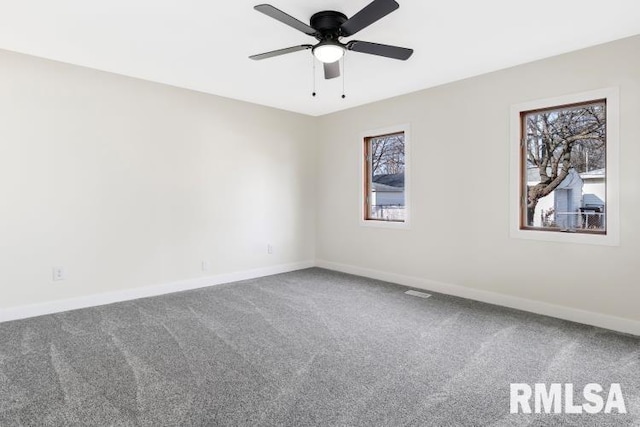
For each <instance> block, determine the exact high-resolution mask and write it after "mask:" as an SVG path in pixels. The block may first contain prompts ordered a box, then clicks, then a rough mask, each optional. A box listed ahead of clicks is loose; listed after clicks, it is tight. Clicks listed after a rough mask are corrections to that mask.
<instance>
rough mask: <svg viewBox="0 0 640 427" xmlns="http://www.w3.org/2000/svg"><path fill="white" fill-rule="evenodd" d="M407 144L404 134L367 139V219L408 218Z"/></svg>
mask: <svg viewBox="0 0 640 427" xmlns="http://www.w3.org/2000/svg"><path fill="white" fill-rule="evenodd" d="M404 147H405V146H404V133H397V134H393V135H384V136H376V137H371V138H367V151H368V153H367V157H368V159H367V161H368V166H369V167H368V168H367V170H368V176H367V183H368V185H367V188H368V194H369V197H368V206H367V210H368V213H367V219H373V220H381V221H399V222H404V221H405V219H406V212H405V186H404V178H405V150H404Z"/></svg>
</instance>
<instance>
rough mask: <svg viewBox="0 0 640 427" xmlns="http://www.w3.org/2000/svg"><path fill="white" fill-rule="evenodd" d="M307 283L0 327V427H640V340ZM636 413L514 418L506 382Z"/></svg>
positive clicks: (361, 287) (199, 294)
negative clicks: (605, 393) (586, 390)
mask: <svg viewBox="0 0 640 427" xmlns="http://www.w3.org/2000/svg"><path fill="white" fill-rule="evenodd" d="M406 289H407V288H404V287H401V286H398V285H393V284H389V283H384V282H379V281H374V280H370V279H364V278H360V277H355V276H350V275H345V274H341V273H335V272H330V271H326V270H322V269H309V270H303V271H299V272H294V273H287V274H281V275H277V276H271V277H266V278H261V279H256V280H248V281H244V282H240V283H236V284H229V285H222V286H216V287H211V288H207V289H201V290H196V291H189V292H182V293H177V294H172V295H166V296H161V297H154V298H147V299H141V300H136V301H131V302H125V303H118V304H112V305H108V306H103V307H96V308H90V309H84V310H77V311H72V312H67V313H61V314H55V315H49V316H43V317H38V318H33V319H28V320H21V321H14V322H8V323H3V324H0V425H2V426H13V425H60V426H62V425H100V426H103V425H131V426H137V425H145V426H147V425H149V426H150V425H153V426H160V425H172V426H173V425H289V426H305V425H362V426H372V425H380V426H401V425H416V426H425V425H426V426H431V425H433V426H459V425H468V426H491V425H493V426H525V425H536V426H539V425H575V426H589V425H593V426H596V425H597V426H607V425H628V426H631V425H634V426H639V425H640V338H638V337H632V336H627V335H623V334H617V333H614V332H610V331H606V330H602V329H598V328H593V327H588V326H583V325H578V324H574V323H570V322H564V321H561V320H557V319H552V318H548V317H543V316H537V315H532V314H528V313H523V312H519V311H516V310H510V309H505V308H501V307H496V306H492V305H488V304H482V303H477V302H473V301H468V300H464V299H460V298H454V297H448V296H444V295H438V294H434V295H433V296H432V297H431V298H429V299H421V298H417V297H414V296H409V295H405V294H404V293H403V292H404V291H405V290H406ZM512 382H524V383H528V384H533V383H536V382H546V383H551V382H560V383H565V382H571V383H574V384H575V386H576V388H577V389H578V390H580V391H581V390H582V387H583V386H584V384H586V383H591V382H595V383H600V384H602V385H605V387H607V388H608V386H609V384H611V383H616V382H617V383H620V384H621V385H622V390H623V396H624V398H625V403H626V406H627V410H628V411H629V413H628V414H626V415H619V414H616V413H614V414H609V415H605V414H598V415H540V414H538V415H536V414H533V415H524V414H518V415H510V414H509V384H510V383H512Z"/></svg>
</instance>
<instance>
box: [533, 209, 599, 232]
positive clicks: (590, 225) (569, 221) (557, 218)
mask: <svg viewBox="0 0 640 427" xmlns="http://www.w3.org/2000/svg"><path fill="white" fill-rule="evenodd" d="M543 224H544V225H545V226H548V227H558V228H560V229H562V230H576V229H582V230H606V226H607V225H606V213H605V212H598V211H593V210H584V211H582V212H555V213H554V214H553V215H551V216H550V217H547V218H543Z"/></svg>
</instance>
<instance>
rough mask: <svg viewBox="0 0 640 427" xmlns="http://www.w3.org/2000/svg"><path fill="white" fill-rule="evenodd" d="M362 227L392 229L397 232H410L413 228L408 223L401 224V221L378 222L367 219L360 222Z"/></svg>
mask: <svg viewBox="0 0 640 427" xmlns="http://www.w3.org/2000/svg"><path fill="white" fill-rule="evenodd" d="M360 225H361V226H363V227H371V228H390V229H397V230H408V229H409V228H411V227H410V226H409V223H408V222H407V221H404V222H399V221H378V220H375V219H367V220H364V219H362V220H360Z"/></svg>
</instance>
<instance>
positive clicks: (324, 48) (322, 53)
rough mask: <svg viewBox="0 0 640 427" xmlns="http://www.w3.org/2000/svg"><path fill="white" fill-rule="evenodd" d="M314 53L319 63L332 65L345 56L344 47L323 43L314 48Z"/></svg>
mask: <svg viewBox="0 0 640 427" xmlns="http://www.w3.org/2000/svg"><path fill="white" fill-rule="evenodd" d="M312 52H313V56H315V57H316V58H317V59H318V61H320V62H324V63H325V64H331V63H334V62H336V61H338V60H339V59H340V58H342V57H343V56H344V47H342V45H340V44H338V43H333V42H321V43H320V44H319V45H317V46H316V47H314V48H313V50H312Z"/></svg>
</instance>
